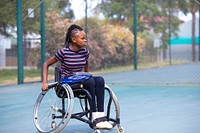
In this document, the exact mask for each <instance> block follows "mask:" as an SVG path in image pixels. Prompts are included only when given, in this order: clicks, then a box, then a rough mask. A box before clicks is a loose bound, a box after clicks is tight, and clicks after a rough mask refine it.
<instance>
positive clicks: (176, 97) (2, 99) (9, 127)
mask: <svg viewBox="0 0 200 133" xmlns="http://www.w3.org/2000/svg"><path fill="white" fill-rule="evenodd" d="M195 67H197V66H195ZM198 67H199V66H198ZM157 70H158V69H153V70H152V69H151V70H149V72H152V71H157ZM199 70H200V69H197V71H195V72H199ZM136 72H137V73H138V71H136ZM141 72H142V73H144V71H141ZM125 73H126V72H125ZM129 74H130V73H129ZM113 75H114V74H113ZM116 75H117V74H116ZM198 75H199V74H198ZM198 75H195V74H194V77H195V80H198V79H196V78H199V76H198ZM103 76H105V79H106V80H107V81H108V85H109V86H110V87H111V88H112V90H113V91H114V93H115V94H116V96H117V98H118V100H119V104H120V109H121V125H122V126H123V127H124V129H125V133H132V132H133V133H134V132H137V133H199V131H200V126H199V121H200V85H199V84H198V82H197V83H196V84H141V83H140V85H138V84H134V83H133V84H130V83H129V82H124V84H119V83H116V84H115V83H111V82H110V81H111V78H110V77H111V76H112V74H111V75H103ZM151 76H152V75H151ZM186 78H187V77H184V78H183V79H186ZM131 80H132V79H131ZM150 80H154V79H152V78H151V79H150ZM170 80H171V78H170ZM190 80H192V79H190ZM180 81H181V80H180ZM199 81H200V80H199ZM141 82H142V81H141ZM189 82H190V81H189ZM40 87H41V83H27V84H22V85H10V86H1V87H0V112H1V114H0V117H1V121H0V132H2V133H11V132H16V133H36V132H37V130H36V128H35V127H34V124H33V106H34V103H35V101H36V99H37V96H38V95H39V93H40V91H41V90H40ZM78 106H79V105H78ZM75 108H76V104H75ZM63 132H67V133H83V132H84V133H91V132H92V129H90V127H89V126H88V125H87V124H85V123H82V122H80V121H77V120H71V121H70V122H69V124H68V125H67V126H66V127H65V129H64V130H63ZM102 132H103V133H116V132H117V130H116V129H112V130H110V131H102Z"/></svg>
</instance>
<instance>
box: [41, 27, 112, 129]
mask: <svg viewBox="0 0 200 133" xmlns="http://www.w3.org/2000/svg"><path fill="white" fill-rule="evenodd" d="M86 41H87V40H86V34H85V32H84V31H83V29H82V28H81V27H80V26H78V25H71V26H70V27H69V28H68V31H67V34H66V40H65V44H66V46H65V47H64V48H62V49H61V50H59V51H57V53H56V54H55V56H53V57H51V58H50V59H48V60H47V61H46V62H45V63H44V65H43V84H42V90H43V91H46V90H48V79H47V77H48V67H49V66H51V65H53V64H54V63H56V62H58V61H60V62H61V71H62V73H61V78H64V77H70V76H71V75H75V74H76V73H78V72H81V71H82V70H83V71H84V72H88V60H87V59H88V58H89V51H88V50H87V49H86V48H85V46H86ZM82 85H83V88H85V89H87V90H88V92H89V93H90V95H91V96H92V105H90V106H92V109H93V110H92V112H93V113H92V121H93V120H95V121H96V122H97V124H96V128H103V129H111V128H112V125H111V124H110V123H109V122H108V121H107V119H106V117H105V114H104V88H105V82H104V79H103V78H102V77H101V76H92V77H90V78H88V79H86V80H84V81H82ZM95 103H97V107H96V104H95Z"/></svg>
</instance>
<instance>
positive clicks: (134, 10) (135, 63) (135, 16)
mask: <svg viewBox="0 0 200 133" xmlns="http://www.w3.org/2000/svg"><path fill="white" fill-rule="evenodd" d="M133 15H134V18H133V20H134V24H133V34H134V49H133V53H134V69H135V70H137V0H133Z"/></svg>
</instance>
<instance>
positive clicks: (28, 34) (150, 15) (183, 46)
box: [0, 0, 200, 85]
mask: <svg viewBox="0 0 200 133" xmlns="http://www.w3.org/2000/svg"><path fill="white" fill-rule="evenodd" d="M9 2H10V3H9ZM44 2H45V5H46V7H45V9H46V13H48V14H49V12H51V13H50V16H51V17H50V19H49V18H48V19H47V18H46V29H47V30H46V35H47V36H48V37H47V40H46V47H47V52H46V59H48V58H49V57H50V54H52V53H50V51H52V49H53V51H56V50H57V49H58V48H54V45H53V46H52V45H51V44H54V43H58V42H56V41H57V40H51V38H50V37H51V36H52V37H53V36H56V34H55V33H52V34H51V33H48V32H49V31H53V30H52V28H51V27H50V26H52V25H49V23H50V22H49V20H54V19H52V18H53V13H52V12H53V11H54V10H55V8H54V7H55V5H56V3H55V2H54V3H53V2H52V1H51V0H46V1H44ZM112 2H113V1H111V2H110V3H107V5H106V6H104V7H110V8H111V7H112V6H114V4H119V5H118V6H119V7H123V8H125V7H124V6H122V5H123V4H124V5H126V4H125V3H124V2H121V3H120V2H118V3H117V2H116V3H114V4H113V5H112V4H111V3H112ZM137 2H138V3H137V4H138V6H137V7H138V8H137V9H136V10H134V9H133V3H131V2H130V1H127V3H131V4H128V5H129V6H130V7H127V10H128V9H129V10H128V13H127V14H126V13H124V12H125V11H123V12H122V11H121V13H122V14H121V16H120V19H117V18H118V16H117V13H116V14H112V17H111V16H110V17H108V18H105V19H106V20H108V21H110V22H109V23H108V22H107V21H102V20H101V23H103V24H101V25H98V26H99V27H98V28H99V29H97V26H96V25H95V24H96V23H94V20H92V19H90V18H88V21H85V18H83V19H82V20H76V21H75V20H72V19H69V18H68V19H67V21H66V18H63V20H65V21H66V23H64V24H66V25H70V24H72V23H78V24H80V25H81V26H83V27H84V28H85V29H88V43H89V44H88V45H89V49H90V51H91V56H90V57H91V58H92V60H90V62H91V63H92V65H91V67H94V68H95V64H96V65H97V64H98V63H97V62H95V61H94V60H98V61H101V63H100V64H103V67H101V65H99V66H98V67H96V68H98V69H94V70H93V69H92V73H94V74H101V75H102V74H104V76H105V77H106V80H109V83H121V84H123V83H126V84H127V83H128V84H134V83H139V84H146V83H148V84H151V83H152V84H153V83H160V82H161V81H159V80H160V78H159V76H158V75H157V77H156V74H155V75H154V74H152V73H146V74H148V79H154V77H156V79H157V82H155V81H153V80H152V81H151V80H147V75H146V74H144V73H143V71H147V70H150V71H152V70H154V69H156V68H159V69H160V68H163V69H164V68H168V67H169V69H170V70H171V71H170V72H171V73H172V75H173V76H174V77H179V78H181V76H180V73H185V74H184V76H187V73H188V76H191V73H194V75H195V74H197V73H199V69H196V67H195V69H193V70H191V66H193V64H198V65H199V59H200V57H199V55H200V53H199V49H200V45H199V33H200V32H199V20H200V19H199V4H198V3H197V2H195V1H192V0H191V1H190V2H189V4H194V6H195V7H196V8H195V12H194V14H193V15H192V13H190V12H188V15H183V12H181V11H180V10H175V8H172V6H170V0H167V1H161V2H159V3H158V4H157V5H155V4H154V1H149V2H147V1H146V2H144V1H142V0H138V1H137ZM40 3H41V1H39V0H38V1H31V0H28V1H26V0H22V4H23V14H22V17H23V20H22V21H23V66H24V67H23V69H24V82H35V81H41V59H40V58H41V53H40V52H41V51H40V49H41V43H40V39H41V38H40ZM49 3H51V4H49ZM52 3H53V4H52ZM105 3H106V1H101V2H99V3H98V4H97V7H96V8H95V9H93V10H95V12H94V16H95V15H97V14H98V13H100V12H101V11H102V10H103V8H100V7H102V6H103V4H105ZM2 4H3V3H2ZM58 4H59V2H58ZM120 4H122V5H120ZM171 4H173V3H171ZM147 5H152V6H155V7H156V8H157V10H153V9H151V8H150V7H149V6H147ZM4 6H8V7H9V6H12V7H13V8H14V9H13V12H7V15H9V14H11V13H12V14H14V13H15V12H16V3H15V2H13V1H7V3H5V5H4ZM83 6H84V5H83ZM140 7H144V8H140ZM100 9H101V10H100ZM115 9H116V8H115ZM1 10H2V8H1ZM14 10H15V11H14ZM113 10H114V9H113ZM134 11H137V13H138V15H137V17H136V18H134V16H133V13H134ZM102 12H103V11H102ZM104 12H107V14H105V16H106V15H109V13H110V14H111V12H108V10H106V9H104ZM123 13H124V14H123ZM130 14H131V15H130ZM126 15H127V16H126ZM46 16H49V15H46ZM94 16H91V18H92V17H94ZM111 18H112V19H111ZM134 19H137V23H136V24H134V25H133V20H134ZM122 20H123V21H122ZM15 21H16V20H15ZM54 21H56V20H54ZM86 22H87V24H86ZM51 24H52V23H51ZM60 25H62V24H60ZM66 25H65V26H66ZM94 25H95V26H94ZM106 25H109V27H106ZM111 25H112V26H111ZM115 25H117V26H118V27H122V28H123V27H125V28H124V29H123V30H124V31H127V30H128V31H133V29H134V28H137V42H138V43H137V54H136V53H134V52H133V51H134V45H136V44H134V41H133V38H134V36H133V33H131V34H130V37H131V38H132V40H131V39H130V40H131V41H132V44H131V45H132V46H131V45H128V47H126V45H121V44H120V43H122V42H123V43H124V42H126V40H125V39H124V38H123V39H121V38H120V37H121V36H123V35H124V33H125V32H123V33H121V32H120V33H119V34H118V32H119V31H122V28H119V30H117V28H116V27H114V26H115ZM131 25H133V26H131ZM65 28H66V27H65ZM113 28H114V29H115V30H116V32H115V33H111V32H108V30H111V31H114V29H113ZM93 29H94V30H93ZM7 30H9V33H10V34H11V36H4V35H0V38H1V39H0V75H1V80H0V85H4V84H17V63H18V62H17V58H18V54H17V52H18V51H17V36H16V28H15V27H14V28H11V27H10V28H8V29H7ZM60 30H63V28H62V26H61V28H60ZM64 30H65V29H64ZM94 31H95V32H94ZM96 31H99V32H96ZM100 31H101V32H100ZM64 32H65V31H64ZM64 32H63V31H62V34H63V35H62V34H61V35H62V37H61V39H60V40H61V41H63V40H64V36H65V33H64ZM115 34H118V35H116V36H115ZM127 34H129V33H127ZM57 35H59V34H57ZM111 35H112V36H111ZM91 36H92V37H91ZM117 36H119V39H118V38H117ZM108 38H112V39H110V40H109V39H108ZM116 38H117V39H116ZM125 38H126V37H125ZM98 39H99V40H98ZM102 39H103V40H102ZM106 39H107V40H106ZM120 39H121V40H120ZM49 40H51V41H49ZM95 40H96V41H95ZM54 41H55V42H54ZM109 41H110V42H109ZM120 41H121V42H120ZM63 42H64V41H63ZM108 42H109V44H108ZM59 43H60V42H59ZM111 43H113V44H111ZM126 43H129V42H126ZM94 45H95V46H94ZM61 46H62V45H60V47H59V48H61ZM109 46H110V47H111V46H113V49H112V48H110V51H109V49H108V48H109ZM114 50H115V52H113V51H114ZM99 52H102V53H100V54H99ZM104 52H105V53H104ZM106 52H107V53H106ZM127 52H128V53H127ZM108 53H109V54H108ZM105 56H106V57H105ZM134 56H137V58H134ZM134 59H137V60H134ZM116 62H117V63H116ZM134 62H137V64H136V65H137V70H135V69H134V65H133V64H134ZM184 64H191V65H187V66H188V67H183V68H181V71H179V69H180V68H179V67H174V66H175V65H184ZM195 66H196V65H195ZM122 72H124V73H128V74H127V75H124V74H122V75H118V74H117V73H122ZM132 72H133V73H132ZM140 72H141V73H140ZM105 73H106V74H105ZM131 73H132V74H131ZM159 73H162V77H165V79H170V78H171V76H168V74H169V71H163V72H162V71H159ZM107 74H110V75H111V77H108V76H106V75H107ZM130 74H131V75H130ZM53 75H54V72H53V68H52V69H51V70H50V79H53V77H54V76H53ZM133 75H134V76H133ZM141 75H142V77H141ZM176 75H177V76H176ZM178 75H179V76H178ZM115 76H116V77H115ZM160 76H161V75H160ZM189 78H190V77H188V79H189ZM192 78H194V80H193V81H191V80H190V81H187V80H186V81H185V82H180V80H181V79H176V78H174V80H177V82H173V83H182V84H184V83H185V84H196V83H197V84H199V82H200V81H198V79H199V76H198V75H197V76H195V77H193V76H191V79H192ZM127 81H130V82H127ZM134 81H136V82H134ZM139 81H142V82H139ZM162 83H165V84H170V83H171V82H170V81H169V80H166V81H164V80H163V81H162Z"/></svg>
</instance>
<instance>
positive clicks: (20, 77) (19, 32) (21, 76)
mask: <svg viewBox="0 0 200 133" xmlns="http://www.w3.org/2000/svg"><path fill="white" fill-rule="evenodd" d="M16 2H17V3H16V13H17V14H16V16H17V17H16V19H17V52H18V53H17V54H18V58H17V61H18V67H17V68H18V71H17V73H18V84H22V83H23V80H24V72H23V40H22V39H23V35H22V34H23V31H22V1H21V0H17V1H16Z"/></svg>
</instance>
